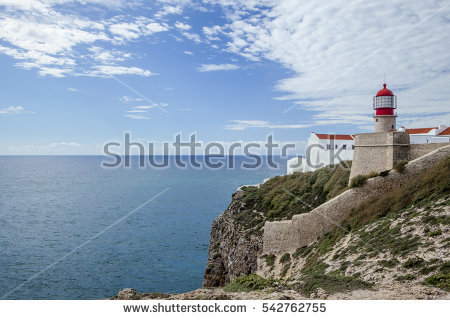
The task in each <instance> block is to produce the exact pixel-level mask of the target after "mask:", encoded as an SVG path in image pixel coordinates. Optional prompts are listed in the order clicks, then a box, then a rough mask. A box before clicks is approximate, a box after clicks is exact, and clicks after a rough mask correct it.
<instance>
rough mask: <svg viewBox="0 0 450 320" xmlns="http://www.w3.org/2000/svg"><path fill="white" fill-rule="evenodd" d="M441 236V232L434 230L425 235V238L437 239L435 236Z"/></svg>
mask: <svg viewBox="0 0 450 320" xmlns="http://www.w3.org/2000/svg"><path fill="white" fill-rule="evenodd" d="M441 234H442V230H440V229H439V230H434V231H431V232H428V233H427V236H429V237H437V236H440V235H441Z"/></svg>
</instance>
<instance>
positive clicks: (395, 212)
mask: <svg viewBox="0 0 450 320" xmlns="http://www.w3.org/2000/svg"><path fill="white" fill-rule="evenodd" d="M449 193H450V157H447V158H446V159H444V160H442V161H441V162H439V163H438V164H436V165H435V166H433V167H431V168H428V169H427V170H425V171H423V172H422V173H420V174H418V175H416V176H415V177H414V178H412V179H410V180H409V181H408V183H406V184H403V185H402V186H401V187H400V188H398V189H396V190H393V191H391V192H389V193H386V194H383V195H381V196H380V197H379V198H377V199H375V200H373V201H368V202H365V203H363V204H361V205H360V206H358V207H357V208H354V209H352V210H351V211H350V212H349V214H348V215H347V217H346V219H345V220H344V221H343V222H342V223H341V224H340V226H339V227H336V228H335V229H334V230H332V231H330V232H328V233H326V234H325V235H323V236H322V237H320V238H319V239H318V241H317V242H316V243H315V244H314V245H311V250H312V253H311V254H309V256H308V259H307V261H306V262H305V267H304V270H306V269H308V268H314V267H316V266H317V264H320V262H319V261H320V257H321V256H323V255H324V254H325V253H327V252H329V251H330V250H332V248H333V246H334V245H335V244H336V243H337V242H338V241H339V240H341V239H342V238H343V237H344V236H345V235H347V234H348V233H349V232H354V233H356V234H357V235H359V241H358V242H357V243H356V244H355V245H352V246H350V247H347V248H346V249H344V250H345V251H346V252H341V253H340V256H345V254H356V253H358V252H364V254H363V256H364V257H368V258H373V257H376V256H377V255H378V254H380V253H381V252H386V251H389V252H390V253H391V254H392V255H393V256H394V257H396V256H405V255H406V254H408V253H411V252H414V251H416V250H417V248H418V246H419V244H420V243H421V237H420V236H418V235H416V236H410V235H402V234H401V232H400V230H401V229H400V226H397V227H395V228H391V224H392V221H393V219H396V218H399V217H400V216H401V215H402V214H403V213H404V211H405V209H407V208H410V207H412V206H414V207H415V208H419V207H423V206H426V205H427V204H429V203H431V202H433V201H438V200H442V199H445V200H444V201H445V203H448V202H450V199H449V198H448V194H449ZM415 211H417V210H415ZM412 214H413V215H414V214H415V213H412ZM375 221H378V223H377V225H376V226H375V228H373V229H372V230H371V231H370V232H368V231H365V230H364V226H366V225H367V224H369V223H373V222H375ZM447 245H448V243H447V242H444V246H447ZM361 259H363V258H362V257H361Z"/></svg>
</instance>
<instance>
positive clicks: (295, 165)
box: [286, 133, 354, 174]
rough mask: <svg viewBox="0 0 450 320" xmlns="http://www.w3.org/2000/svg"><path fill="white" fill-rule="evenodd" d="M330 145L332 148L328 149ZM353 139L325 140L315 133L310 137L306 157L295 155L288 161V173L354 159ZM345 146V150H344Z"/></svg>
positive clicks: (310, 169) (305, 170)
mask: <svg viewBox="0 0 450 320" xmlns="http://www.w3.org/2000/svg"><path fill="white" fill-rule="evenodd" d="M328 145H329V146H330V149H328ZM353 145H354V141H353V140H325V139H318V137H317V136H316V134H315V133H312V134H311V136H310V137H309V138H308V144H307V146H306V148H307V149H306V157H305V158H301V157H295V158H292V159H289V160H288V162H287V169H286V171H287V174H291V173H293V172H308V171H315V170H317V169H320V168H323V167H324V166H328V165H331V164H338V163H339V162H341V161H346V160H352V159H353V153H354V150H353V149H352V146H353ZM344 146H345V150H344Z"/></svg>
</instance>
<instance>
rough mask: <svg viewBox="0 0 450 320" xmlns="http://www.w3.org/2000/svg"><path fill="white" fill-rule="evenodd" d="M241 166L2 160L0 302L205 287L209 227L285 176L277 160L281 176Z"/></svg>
mask: <svg viewBox="0 0 450 320" xmlns="http://www.w3.org/2000/svg"><path fill="white" fill-rule="evenodd" d="M133 160H135V162H136V161H137V159H133ZM173 160H174V159H171V161H173ZM244 160H245V159H244V158H239V157H238V158H237V159H236V161H237V166H236V167H238V168H237V169H234V170H229V169H221V170H209V169H201V170H199V169H193V168H188V169H177V168H174V167H172V168H169V169H165V170H155V169H150V168H148V169H139V168H131V169H124V168H119V169H109V170H108V169H103V168H101V167H100V163H101V161H102V157H94V156H92V157H0V297H3V296H4V295H5V294H7V293H9V292H10V291H11V290H13V289H15V288H16V287H17V286H20V285H22V286H21V287H19V288H18V289H17V290H16V291H14V292H12V293H11V294H10V295H8V296H7V297H4V299H103V298H106V297H110V296H113V295H115V294H116V293H117V292H118V291H119V290H120V289H122V288H129V287H131V288H135V289H137V290H138V291H141V292H151V291H158V292H183V291H188V290H193V289H196V288H198V287H200V286H201V283H202V278H203V271H204V268H205V265H206V260H207V255H208V242H209V232H210V226H211V222H212V220H214V219H215V218H216V217H217V216H218V215H219V214H220V213H222V212H223V210H224V209H225V208H226V207H227V205H228V204H229V202H230V199H231V195H232V193H233V192H235V191H236V189H237V188H238V187H239V186H240V185H243V184H256V183H259V182H262V181H263V180H264V179H265V178H269V177H273V176H276V175H280V174H284V172H285V170H286V166H285V161H284V160H280V159H279V158H278V159H277V161H278V163H280V164H281V167H280V168H279V169H270V168H268V167H267V166H264V167H262V168H260V169H258V170H243V169H239V167H240V166H239V164H240V163H241V162H242V161H244ZM247 161H248V160H247ZM165 188H170V189H169V190H168V191H167V192H166V193H164V194H163V195H162V196H161V197H159V198H157V199H156V200H154V201H153V202H151V203H150V204H148V205H147V206H145V207H143V208H142V209H140V210H138V211H136V212H135V213H133V214H132V215H130V216H129V217H128V218H126V219H125V220H123V221H121V222H119V223H118V224H117V225H115V226H113V227H112V228H110V229H109V230H107V231H106V232H104V233H102V234H100V235H99V236H98V238H96V239H94V240H93V241H91V242H89V243H88V244H86V245H85V246H83V247H82V248H80V249H79V250H77V251H76V252H74V253H73V254H70V255H69V256H67V257H66V258H64V259H61V258H63V257H65V255H67V254H68V253H70V252H71V251H72V250H74V249H75V248H77V247H78V246H80V245H81V244H83V243H84V242H86V241H87V240H88V239H90V238H91V237H93V236H94V235H96V234H98V233H99V232H100V231H102V230H103V229H105V228H106V227H107V226H109V225H111V224H112V223H114V222H115V221H117V220H118V219H120V218H122V217H123V216H125V215H126V214H128V213H129V212H131V211H132V210H133V209H135V208H137V207H139V206H140V205H141V204H143V203H144V202H145V201H147V200H149V199H150V198H152V197H153V196H155V195H156V194H158V193H160V192H161V191H162V190H164V189H165ZM42 270H45V271H43V272H42ZM30 278H31V280H30V281H28V282H27V280H29V279H30Z"/></svg>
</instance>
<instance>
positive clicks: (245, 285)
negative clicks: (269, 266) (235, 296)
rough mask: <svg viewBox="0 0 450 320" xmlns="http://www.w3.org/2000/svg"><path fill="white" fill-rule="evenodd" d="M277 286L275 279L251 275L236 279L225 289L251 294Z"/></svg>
mask: <svg viewBox="0 0 450 320" xmlns="http://www.w3.org/2000/svg"><path fill="white" fill-rule="evenodd" d="M274 285H275V280H274V279H266V278H263V277H261V276H258V275H257V274H249V275H244V276H239V277H237V278H235V279H234V280H233V281H232V282H231V283H230V284H229V285H227V286H226V287H225V288H223V290H224V291H228V292H249V291H253V290H262V289H265V288H269V287H272V286H274Z"/></svg>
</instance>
